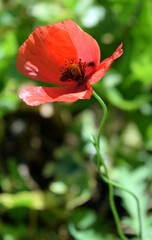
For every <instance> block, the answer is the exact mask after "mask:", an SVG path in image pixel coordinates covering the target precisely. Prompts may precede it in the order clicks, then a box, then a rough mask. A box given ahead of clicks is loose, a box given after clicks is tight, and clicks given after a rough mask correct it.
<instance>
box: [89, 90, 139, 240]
mask: <svg viewBox="0 0 152 240" xmlns="http://www.w3.org/2000/svg"><path fill="white" fill-rule="evenodd" d="M93 95H94V97H95V98H96V99H97V101H98V102H99V104H100V105H101V106H102V108H103V118H102V120H101V123H100V127H99V131H98V136H97V141H96V142H95V147H96V150H97V157H98V166H97V167H98V171H99V174H100V176H101V178H102V179H103V180H104V181H105V182H106V183H107V184H108V186H109V203H110V207H111V210H112V213H113V216H114V219H115V223H116V226H117V231H118V233H119V236H120V237H121V238H122V239H123V240H126V237H125V236H124V234H123V232H122V229H121V227H120V220H119V215H118V213H117V209H116V206H115V202H114V194H113V186H114V187H117V188H119V189H121V190H123V191H125V192H127V193H129V194H130V195H131V196H132V197H134V199H135V201H136V204H137V212H138V219H139V238H140V239H141V240H143V231H142V220H141V219H142V218H141V210H140V205H139V199H138V197H137V196H136V195H135V194H134V193H132V192H131V191H129V190H128V189H126V188H124V187H123V186H121V185H119V184H118V183H115V182H113V181H112V180H111V179H110V177H109V172H108V168H107V166H106V164H105V161H104V158H103V156H102V155H101V152H100V136H101V133H102V130H103V127H104V124H105V121H106V119H107V113H108V111H107V107H106V105H105V103H104V102H103V100H102V99H101V98H100V97H99V96H98V95H97V93H96V92H95V91H93ZM101 165H102V166H103V167H104V171H105V176H104V175H103V174H102V173H101V169H100V167H101Z"/></svg>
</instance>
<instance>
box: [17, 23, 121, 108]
mask: <svg viewBox="0 0 152 240" xmlns="http://www.w3.org/2000/svg"><path fill="white" fill-rule="evenodd" d="M122 53H123V51H122V44H120V45H119V47H118V48H117V49H116V51H115V52H114V53H113V54H112V56H111V57H109V58H107V59H105V60H103V61H102V62H101V63H100V49H99V46H98V44H97V42H96V41H95V39H93V38H92V37H91V36H90V35H89V34H87V33H86V32H83V31H82V29H81V28H80V27H79V26H78V25H77V24H76V23H75V22H73V21H72V20H66V21H63V22H58V23H56V24H54V25H48V26H42V27H38V28H36V29H35V31H34V32H32V33H31V34H30V35H29V38H28V39H27V40H26V41H25V42H24V43H23V45H22V46H21V47H20V48H19V52H18V57H17V69H18V70H19V71H20V72H21V73H23V74H24V75H26V76H28V77H30V78H33V79H36V80H40V81H43V82H46V83H50V84H56V87H44V86H33V87H29V88H26V89H23V90H21V92H20V94H19V97H20V98H21V99H23V100H24V101H25V102H26V103H27V104H28V105H31V106H34V105H35V106H36V105H39V104H43V103H45V102H55V101H65V102H74V101H76V100H78V99H90V97H91V96H92V87H91V85H92V84H94V83H96V82H98V81H99V80H100V79H101V78H102V77H103V76H104V74H105V73H106V72H107V70H108V69H109V67H110V66H111V64H112V62H113V61H114V60H115V59H117V58H118V57H120V56H121V55H122Z"/></svg>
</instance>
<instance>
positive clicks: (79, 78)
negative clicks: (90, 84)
mask: <svg viewBox="0 0 152 240" xmlns="http://www.w3.org/2000/svg"><path fill="white" fill-rule="evenodd" d="M90 63H91V64H90ZM65 66H67V63H66V64H65ZM94 66H95V64H94V62H89V63H88V64H87V63H86V62H82V61H81V59H79V62H78V63H75V62H74V61H71V62H70V65H69V67H62V68H60V72H61V77H60V80H61V81H62V82H67V81H76V82H77V83H79V84H81V83H84V82H85V81H86V80H88V77H89V76H88V75H86V69H87V67H89V68H94Z"/></svg>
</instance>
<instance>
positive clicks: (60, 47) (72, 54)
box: [17, 24, 78, 84]
mask: <svg viewBox="0 0 152 240" xmlns="http://www.w3.org/2000/svg"><path fill="white" fill-rule="evenodd" d="M71 59H73V60H75V61H76V62H77V59H78V58H77V51H76V49H75V46H74V44H73V42H72V41H71V39H70V37H69V34H68V33H67V32H66V31H64V30H63V29H61V28H58V27H56V24H55V25H49V26H44V27H38V28H36V29H35V31H34V32H33V33H31V34H30V36H29V38H28V39H27V40H26V41H25V42H24V43H23V45H22V46H21V47H20V49H19V53H18V57H17V69H18V70H19V71H20V72H22V73H23V74H24V75H26V76H28V77H30V78H34V79H37V80H41V81H45V82H48V83H56V84H62V82H61V81H60V80H59V79H60V75H61V73H60V67H63V65H64V64H65V61H70V60H71ZM64 84H65V83H64Z"/></svg>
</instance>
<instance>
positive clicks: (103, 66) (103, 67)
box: [89, 43, 123, 84]
mask: <svg viewBox="0 0 152 240" xmlns="http://www.w3.org/2000/svg"><path fill="white" fill-rule="evenodd" d="M122 54H123V50H122V43H121V44H120V45H119V47H118V48H117V49H116V50H115V52H114V53H113V54H112V56H111V57H109V58H106V59H105V60H103V61H102V62H101V63H100V64H99V66H98V68H97V71H96V72H95V73H94V74H93V75H92V77H91V78H90V79H89V83H90V84H94V83H96V82H98V81H99V80H100V79H101V78H102V77H103V76H104V75H105V74H106V72H107V71H108V69H109V68H110V66H111V64H112V63H113V61H114V60H115V59H117V58H119V57H120V56H121V55H122Z"/></svg>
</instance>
